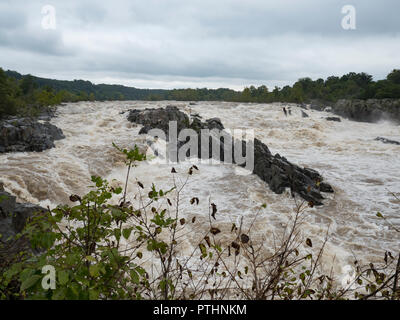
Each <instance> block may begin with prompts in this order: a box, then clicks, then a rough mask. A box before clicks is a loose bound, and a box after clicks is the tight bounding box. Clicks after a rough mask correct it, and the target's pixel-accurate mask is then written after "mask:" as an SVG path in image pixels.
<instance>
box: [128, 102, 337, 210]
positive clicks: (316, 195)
mask: <svg viewBox="0 0 400 320" xmlns="http://www.w3.org/2000/svg"><path fill="white" fill-rule="evenodd" d="M128 120H129V121H131V122H134V123H137V124H141V125H143V128H142V129H141V130H140V131H141V132H142V133H147V132H149V130H151V129H153V128H158V129H162V130H164V132H165V133H166V137H167V139H168V133H167V132H168V128H169V121H171V120H175V121H178V132H179V131H180V130H182V129H185V128H189V129H193V130H194V131H196V132H197V133H200V130H202V129H209V130H212V129H216V131H217V132H219V133H220V134H219V137H220V138H219V139H220V141H221V144H220V150H219V151H220V152H219V158H216V156H215V155H214V152H213V151H214V150H213V149H212V139H218V138H216V137H209V141H208V143H205V144H204V145H206V146H208V152H207V153H208V157H209V158H211V157H213V158H216V160H220V161H224V160H225V156H224V147H225V144H226V143H228V141H230V142H231V143H232V148H231V149H230V150H232V159H233V160H234V159H235V158H234V157H233V154H234V152H235V149H236V148H237V147H239V146H240V145H241V148H242V149H241V150H242V153H243V150H246V147H247V143H252V144H253V148H254V157H253V160H254V168H253V173H254V174H256V175H257V176H258V177H260V178H261V179H262V180H263V181H265V182H266V183H267V184H268V185H269V187H270V189H271V190H272V191H273V192H275V193H277V194H281V193H283V192H284V191H285V189H286V188H289V189H290V190H291V192H292V194H295V193H297V194H299V195H300V196H301V197H302V198H303V199H305V200H307V201H310V202H312V203H313V204H314V205H322V200H323V199H324V197H323V196H322V195H321V192H333V189H332V187H331V186H330V185H329V184H327V183H324V182H322V181H323V177H322V176H321V175H320V174H319V173H318V172H317V171H315V170H313V169H310V168H301V167H299V166H297V165H295V164H292V163H291V162H289V161H288V160H287V159H286V158H285V157H282V156H280V155H279V154H276V155H272V154H271V152H270V150H269V148H268V147H267V145H266V144H264V143H263V142H261V141H260V140H258V139H254V141H249V142H246V141H239V140H235V139H233V137H231V136H229V137H227V139H224V138H222V132H223V131H222V130H223V129H224V126H223V124H222V122H221V120H220V119H218V118H213V119H208V120H206V121H204V122H202V121H201V120H200V119H199V118H194V119H193V120H192V122H191V123H189V118H188V117H187V116H186V114H184V113H183V112H181V111H179V109H178V108H176V107H171V106H169V107H167V108H165V109H162V108H159V109H145V110H131V111H130V113H129V116H128ZM198 141H199V148H198V154H197V155H190V154H189V153H186V156H198V157H204V156H203V153H202V152H201V147H202V146H203V143H202V142H201V138H199V139H198ZM184 143H185V142H182V141H180V142H178V143H177V145H175V146H170V144H171V143H169V144H168V145H169V148H170V150H169V152H170V151H171V150H172V151H173V152H177V151H178V150H179V149H180V148H181V147H182V146H183V145H184ZM233 162H234V163H235V161H233ZM237 164H238V163H237ZM238 165H240V166H242V167H245V166H246V163H240V164H238Z"/></svg>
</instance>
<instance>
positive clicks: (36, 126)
mask: <svg viewBox="0 0 400 320" xmlns="http://www.w3.org/2000/svg"><path fill="white" fill-rule="evenodd" d="M63 138H65V137H64V134H63V132H62V130H61V129H59V128H57V127H56V126H54V125H52V124H50V123H49V122H45V123H41V122H38V121H37V120H33V119H29V118H17V119H9V120H3V121H0V153H4V152H28V151H38V152H40V151H43V150H46V149H50V148H53V147H54V141H55V140H61V139H63Z"/></svg>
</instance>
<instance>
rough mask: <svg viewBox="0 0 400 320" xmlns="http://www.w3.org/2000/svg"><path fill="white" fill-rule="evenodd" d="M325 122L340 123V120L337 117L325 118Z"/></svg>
mask: <svg viewBox="0 0 400 320" xmlns="http://www.w3.org/2000/svg"><path fill="white" fill-rule="evenodd" d="M326 120H327V121H336V122H341V121H342V119H340V118H339V117H327V118H326Z"/></svg>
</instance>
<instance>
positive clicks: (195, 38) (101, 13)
mask: <svg viewBox="0 0 400 320" xmlns="http://www.w3.org/2000/svg"><path fill="white" fill-rule="evenodd" d="M45 4H47V3H45V2H40V1H39V2H35V4H32V3H29V4H26V1H22V0H15V1H8V0H5V1H4V2H2V3H1V5H0V12H1V13H0V50H1V51H0V60H1V61H2V64H3V65H2V67H3V68H10V69H15V70H17V71H20V72H23V73H32V74H37V75H41V76H50V77H52V78H60V77H64V78H65V79H74V78H84V79H88V80H91V81H93V82H95V83H99V82H107V83H111V82H114V83H123V84H129V85H133V86H137V87H153V88H156V87H158V88H171V87H172V86H177V87H197V86H199V87H204V86H208V87H232V88H242V87H243V86H245V85H251V84H254V85H259V84H267V85H268V86H269V87H273V86H274V85H279V86H282V85H285V84H291V83H293V82H294V81H296V80H297V79H298V78H300V77H304V76H311V77H312V78H319V77H323V78H325V77H327V76H329V75H332V74H334V75H340V74H344V73H347V72H350V71H356V72H361V71H365V72H368V73H370V74H372V75H374V76H375V77H376V78H382V77H384V76H385V75H386V74H387V73H388V72H389V71H390V70H391V69H393V68H396V67H397V68H398V67H399V66H400V58H399V55H398V52H399V49H400V41H399V35H400V22H399V19H398V18H397V15H396V12H399V9H400V3H398V1H396V0H386V1H385V0H383V1H377V0H373V1H368V3H366V1H361V0H354V1H353V5H354V6H355V7H356V18H357V29H356V30H343V29H342V28H341V19H342V17H343V15H342V13H341V8H342V6H343V5H345V4H348V3H347V1H341V0H325V1H324V2H321V1H317V0H304V1H301V2H300V1H289V0H281V1H262V0H260V1H256V0H247V1H239V0H229V1H227V0H220V1H211V0H202V1H199V0H192V1H184V0H168V1H165V0H147V1H128V0H114V1H112V2H99V1H94V0H86V1H79V2H72V1H61V0H54V1H52V5H53V6H54V7H55V8H56V13H57V29H56V30H43V29H41V27H40V25H41V19H42V15H41V7H42V6H43V5H45Z"/></svg>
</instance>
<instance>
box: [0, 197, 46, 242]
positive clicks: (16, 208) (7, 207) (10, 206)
mask: <svg viewBox="0 0 400 320" xmlns="http://www.w3.org/2000/svg"><path fill="white" fill-rule="evenodd" d="M45 211H46V209H45V208H42V207H40V206H37V205H34V204H31V203H19V202H17V201H16V197H15V196H13V195H11V194H10V193H8V192H6V191H4V190H3V191H1V192H0V234H3V237H2V239H5V237H4V234H7V235H8V236H10V235H15V234H17V233H19V232H21V231H22V230H23V228H24V226H25V224H26V222H27V220H28V219H29V218H31V217H33V216H34V215H36V214H39V213H41V212H45Z"/></svg>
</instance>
